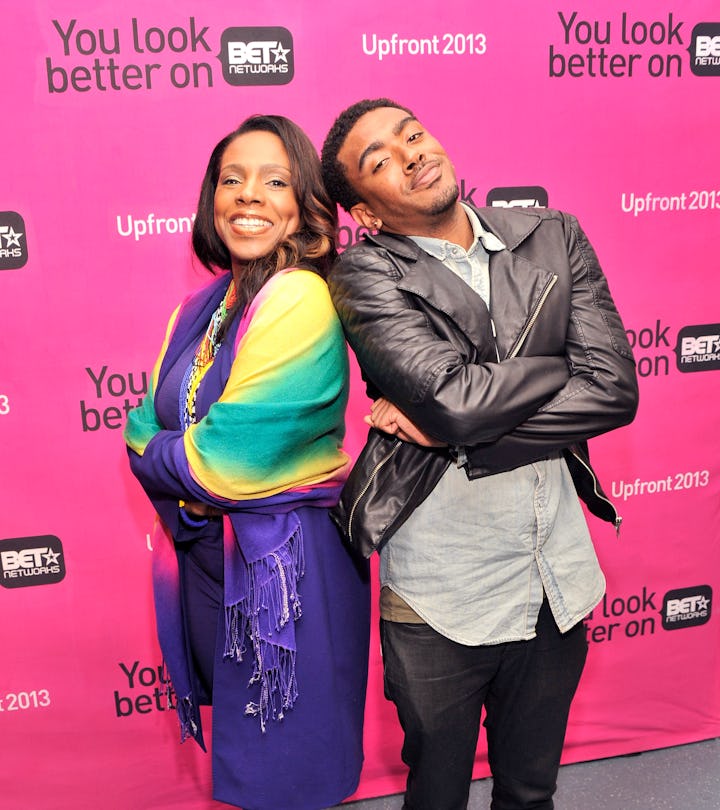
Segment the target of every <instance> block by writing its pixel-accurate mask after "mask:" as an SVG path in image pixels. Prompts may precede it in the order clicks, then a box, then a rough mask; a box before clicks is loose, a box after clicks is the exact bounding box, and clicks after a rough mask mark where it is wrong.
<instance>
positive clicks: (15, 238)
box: [0, 211, 28, 270]
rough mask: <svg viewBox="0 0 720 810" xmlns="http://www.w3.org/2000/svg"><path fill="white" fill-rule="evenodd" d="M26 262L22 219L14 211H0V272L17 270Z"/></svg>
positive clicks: (25, 243) (25, 240)
mask: <svg viewBox="0 0 720 810" xmlns="http://www.w3.org/2000/svg"><path fill="white" fill-rule="evenodd" d="M27 260H28V253H27V239H26V238H25V223H24V222H23V218H22V217H21V216H20V214H16V213H15V212H14V211H0V270H17V268H18V267H23V266H24V265H25V264H26V262H27Z"/></svg>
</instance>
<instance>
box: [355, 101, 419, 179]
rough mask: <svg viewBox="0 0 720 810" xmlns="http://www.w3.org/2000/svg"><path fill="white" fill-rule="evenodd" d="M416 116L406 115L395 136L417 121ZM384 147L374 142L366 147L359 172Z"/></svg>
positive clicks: (395, 129)
mask: <svg viewBox="0 0 720 810" xmlns="http://www.w3.org/2000/svg"><path fill="white" fill-rule="evenodd" d="M416 120H417V119H416V118H415V116H414V115H406V116H405V117H404V118H401V119H400V120H399V121H398V122H397V124H395V126H394V127H393V129H392V134H393V135H399V134H400V133H401V132H402V131H403V130H404V129H405V127H406V126H407V125H408V124H409V123H410V122H411V121H416ZM383 146H384V144H383V142H382V141H373V142H372V143H371V144H369V145H368V146H366V147H365V149H363V151H362V152H361V154H360V157H359V158H358V171H360V172H361V171H362V168H363V164H364V163H365V161H366V160H367V159H368V157H369V156H370V155H371V154H372V153H373V152H377V150H378V149H382V148H383Z"/></svg>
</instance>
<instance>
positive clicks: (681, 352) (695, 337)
mask: <svg viewBox="0 0 720 810" xmlns="http://www.w3.org/2000/svg"><path fill="white" fill-rule="evenodd" d="M675 357H676V360H677V367H678V370H679V371H682V372H685V373H687V372H691V371H718V370H719V369H720V323H710V324H703V325H700V326H684V327H683V328H682V329H681V330H680V331H679V332H678V338H677V345H676V346H675Z"/></svg>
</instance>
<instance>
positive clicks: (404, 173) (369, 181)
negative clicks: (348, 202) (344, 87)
mask: <svg viewBox="0 0 720 810" xmlns="http://www.w3.org/2000/svg"><path fill="white" fill-rule="evenodd" d="M338 159H339V161H340V163H342V165H343V166H344V167H345V171H346V173H347V179H348V181H349V182H350V184H351V185H352V187H353V188H354V189H355V190H356V191H357V193H358V196H359V197H360V199H361V200H362V202H361V203H359V204H358V205H356V206H354V207H353V208H352V210H351V212H350V213H351V214H352V216H353V218H354V219H355V221H356V222H358V223H359V224H361V225H365V226H366V227H368V228H373V227H379V225H378V224H377V223H376V222H375V220H380V221H381V223H382V226H383V227H384V228H385V229H386V230H389V231H392V232H393V233H399V234H407V235H415V236H420V235H422V234H423V233H426V232H427V231H428V230H432V225H433V223H434V222H435V221H436V220H437V218H438V217H441V215H442V214H444V213H446V212H448V211H449V210H450V209H452V208H453V206H454V205H455V204H456V203H457V200H458V196H459V193H458V186H457V180H456V178H455V170H454V168H453V166H452V164H451V163H450V159H449V158H448V156H447V154H446V153H445V150H444V149H443V148H442V146H441V145H440V144H439V143H438V141H436V140H435V138H433V137H432V135H430V133H429V132H427V131H426V130H425V129H424V128H423V127H422V126H421V125H420V122H419V121H417V119H415V118H413V117H412V116H411V115H409V114H408V113H407V112H406V111H405V110H399V109H397V108H395V107H379V108H378V109H376V110H371V111H370V112H368V113H365V115H363V116H362V118H360V119H358V121H357V123H356V124H355V126H354V127H353V128H352V129H351V130H350V132H349V133H348V136H347V138H346V140H345V143H344V144H343V146H342V148H341V149H340V151H339V152H338Z"/></svg>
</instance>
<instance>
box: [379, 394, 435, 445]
mask: <svg viewBox="0 0 720 810" xmlns="http://www.w3.org/2000/svg"><path fill="white" fill-rule="evenodd" d="M365 421H366V422H367V424H368V425H370V426H371V427H374V428H377V429H378V430H382V431H383V433H389V434H390V435H392V436H397V437H398V439H402V440H403V441H404V442H413V443H414V444H419V445H421V446H422V447H444V446H445V442H441V441H439V440H438V439H435V438H433V437H432V436H429V435H428V434H427V433H423V431H422V430H420V428H419V427H417V426H416V425H414V424H413V423H412V422H411V421H410V420H409V419H408V418H407V416H405V414H404V413H403V412H402V411H401V410H400V409H399V408H397V407H396V406H395V405H393V404H392V402H389V401H388V400H387V399H385V398H384V397H380V399H376V400H375V401H374V402H373V404H372V407H371V408H370V413H369V415H368V416H366V417H365Z"/></svg>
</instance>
